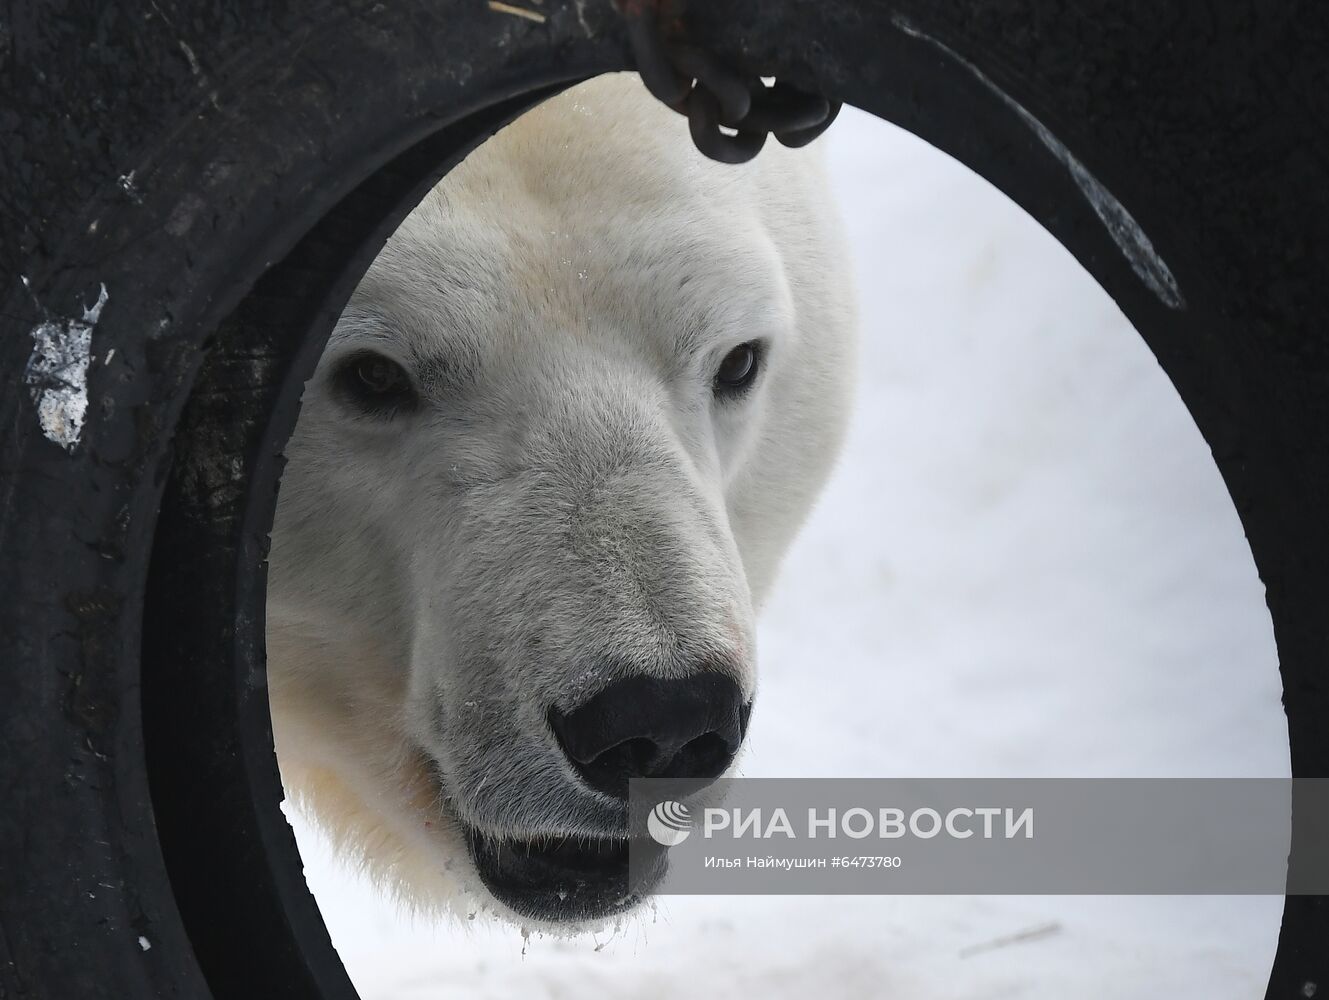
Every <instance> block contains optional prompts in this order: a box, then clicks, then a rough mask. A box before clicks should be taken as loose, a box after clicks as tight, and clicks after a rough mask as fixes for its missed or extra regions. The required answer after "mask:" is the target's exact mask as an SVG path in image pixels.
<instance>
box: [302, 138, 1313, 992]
mask: <svg viewBox="0 0 1329 1000" xmlns="http://www.w3.org/2000/svg"><path fill="white" fill-rule="evenodd" d="M824 141H825V142H826V143H827V144H828V146H829V153H830V159H831V164H832V167H833V171H834V179H835V184H836V187H837V189H838V192H839V194H840V196H841V198H842V201H843V202H844V203H845V204H846V205H851V206H852V212H851V213H850V214H849V217H848V220H847V221H848V224H849V229H850V235H851V238H852V240H853V243H854V246H855V250H856V265H857V270H858V279H859V288H860V292H861V299H862V307H863V320H864V323H863V325H864V335H865V336H864V347H863V353H862V364H861V387H860V388H861V395H860V400H859V407H858V413H857V418H856V420H855V423H854V427H853V432H852V437H851V440H850V442H849V446H848V450H847V453H846V454H845V456H844V460H843V462H842V464H841V467H840V470H839V473H838V475H837V477H836V479H835V481H834V482H833V484H832V486H831V488H830V490H829V492H828V493H827V494H826V496H825V498H824V500H823V501H822V502H821V504H820V506H819V508H818V510H817V512H816V514H815V515H814V517H813V519H812V521H811V522H810V523H809V524H808V526H807V529H806V530H805V532H804V534H803V535H802V537H801V539H800V540H799V542H798V544H797V547H796V548H795V550H794V551H793V552H792V553H791V555H790V557H789V559H788V561H787V564H786V569H785V573H784V578H783V582H782V585H781V588H780V590H779V592H778V594H777V595H776V597H775V598H774V599H773V601H772V605H771V606H770V607H769V608H768V609H767V611H766V613H765V616H764V625H763V627H762V630H761V664H762V665H761V693H760V698H759V699H758V703H757V708H756V711H755V712H754V715H753V723H752V729H751V733H750V740H751V749H750V752H749V753H748V755H747V757H746V758H745V762H744V767H743V773H745V774H748V775H753V776H814V775H815V776H825V775H830V776H850V775H852V776H927V775H948V776H1074V775H1083V776H1285V775H1287V774H1288V762H1287V730H1286V726H1285V724H1284V721H1283V716H1282V711H1281V709H1280V707H1279V689H1278V683H1277V671H1276V658H1275V652H1274V645H1273V637H1272V633H1271V630H1270V625H1269V618H1268V614H1267V612H1266V610H1265V608H1264V603H1263V591H1262V588H1261V585H1260V583H1259V581H1258V579H1257V578H1256V575H1255V569H1254V566H1253V564H1252V562H1251V557H1250V552H1249V550H1248V548H1247V546H1246V543H1245V540H1244V538H1243V535H1242V531H1241V527H1240V525H1239V523H1238V521H1237V518H1236V514H1235V512H1234V511H1233V509H1232V505H1231V503H1230V501H1229V499H1228V497H1227V494H1226V491H1225V489H1224V487H1223V484H1222V482H1221V480H1220V479H1219V476H1218V473H1217V471H1216V469H1215V468H1214V465H1213V462H1212V460H1211V459H1210V457H1209V453H1208V449H1207V448H1206V446H1205V444H1204V442H1203V441H1202V439H1201V438H1200V435H1199V433H1198V431H1197V430H1196V429H1195V427H1194V425H1193V424H1192V423H1191V421H1190V419H1189V417H1188V416H1187V414H1186V411H1185V409H1184V408H1183V406H1182V404H1181V402H1180V400H1179V399H1178V398H1177V396H1176V394H1175V393H1174V391H1173V390H1172V388H1171V386H1170V384H1169V383H1168V381H1167V379H1166V377H1165V376H1164V375H1163V374H1162V372H1161V370H1160V369H1159V368H1158V366H1157V364H1156V363H1155V362H1154V360H1153V358H1152V356H1151V355H1150V354H1149V352H1148V350H1147V349H1146V348H1145V347H1144V345H1143V343H1142V342H1141V341H1140V340H1139V338H1138V336H1137V335H1136V334H1135V332H1134V331H1133V330H1132V328H1131V327H1130V325H1129V324H1128V323H1127V322H1126V321H1125V319H1124V318H1123V317H1122V316H1121V314H1120V313H1119V312H1118V310H1117V309H1116V307H1115V306H1114V305H1113V303H1112V302H1111V301H1110V300H1109V299H1108V297H1107V296H1106V295H1105V294H1104V292H1103V291H1102V290H1101V289H1100V288H1099V287H1098V286H1097V285H1096V284H1095V283H1094V282H1093V280H1092V279H1091V278H1090V277H1089V276H1088V275H1087V274H1086V273H1085V272H1084V271H1083V270H1082V269H1081V268H1080V267H1079V265H1078V264H1077V263H1076V262H1075V261H1074V260H1073V259H1072V258H1071V257H1070V255H1069V254H1068V253H1066V251H1064V250H1063V249H1062V248H1061V246H1060V245H1059V244H1057V243H1056V242H1055V241H1054V240H1053V239H1052V238H1051V237H1050V236H1048V235H1047V234H1046V233H1045V232H1044V231H1042V230H1041V229H1040V228H1039V227H1038V226H1037V225H1036V224H1035V223H1034V222H1033V221H1032V220H1031V219H1029V218H1028V217H1026V216H1025V215H1024V214H1023V213H1022V212H1021V211H1020V210H1019V209H1017V208H1016V207H1014V206H1013V205H1012V204H1010V203H1009V202H1008V201H1007V200H1006V199H1005V198H1004V196H1002V195H1000V194H999V193H997V192H996V191H995V190H993V189H992V188H990V187H989V186H988V185H987V184H986V183H985V182H984V181H982V180H980V179H979V178H977V177H975V176H973V175H972V174H970V173H969V172H968V171H967V170H966V169H965V168H963V167H961V166H959V165H958V164H956V163H954V162H951V161H950V160H948V159H947V158H946V157H944V156H943V155H942V154H940V153H938V152H936V151H935V150H933V149H931V148H930V147H928V146H926V145H924V144H923V143H921V142H920V141H918V140H916V139H914V138H913V137H912V136H910V135H908V134H905V133H903V132H900V131H899V130H897V129H895V128H893V127H891V126H887V125H884V124H882V123H879V122H877V121H875V120H873V119H870V118H868V117H867V116H865V115H859V114H854V113H846V115H845V116H843V117H842V118H841V120H840V121H839V122H838V123H837V124H836V126H835V128H834V129H833V130H832V131H831V132H830V133H829V135H828V137H827V139H826V140H824ZM298 833H299V835H300V838H301V844H302V847H303V849H304V851H305V856H306V860H307V863H308V876H309V881H310V884H311V886H312V887H313V888H314V890H315V893H316V895H317V897H318V900H319V903H320V905H321V906H322V908H323V911H324V914H325V916H326V917H327V920H328V924H329V927H330V929H331V931H332V935H333V940H334V941H335V943H336V944H337V947H338V949H339V950H340V952H341V954H342V957H343V958H344V959H345V961H346V964H347V966H348V968H349V970H350V973H351V976H352V978H353V979H354V981H355V983H356V985H357V987H358V988H359V990H360V992H361V995H362V996H363V997H364V998H365V1000H426V998H428V1000H441V998H450V997H468V998H469V997H489V998H507V997H512V998H517V997H520V998H523V1000H539V998H581V997H588V996H599V997H610V998H633V1000H636V998H643V1000H645V998H656V997H659V998H661V1000H664V998H670V1000H672V998H676V997H679V996H686V995H690V994H693V993H697V992H700V993H702V994H703V995H707V996H714V997H744V998H747V997H765V998H772V1000H792V998H805V997H811V996H816V997H818V998H819V1000H839V998H849V997H854V998H858V997H881V998H886V1000H916V998H917V1000H924V998H926V1000H949V998H955V1000H959V998H979V997H982V998H985V1000H990V998H1035V997H1037V998H1043V997H1065V996H1087V997H1110V998H1127V1000H1130V998H1139V1000H1153V998H1156V997H1158V996H1164V995H1172V996H1195V997H1200V996H1203V997H1206V998H1209V1000H1226V998H1233V1000H1237V998H1242V1000H1252V998H1254V997H1256V996H1262V995H1263V984H1264V980H1265V977H1266V976H1267V970H1268V968H1269V964H1270V961H1271V960H1272V957H1273V953H1274V946H1275V942H1276V937H1277V928H1278V922H1279V915H1280V912H1281V905H1282V900H1281V899H1279V898H1275V897H1178V898H1160V897H1027V896H1026V897H979V898H975V897H894V898H892V897H870V898H845V897H815V898H807V897H803V898H798V897H775V898H769V897H768V898H724V897H708V898H697V897H689V898H673V899H663V900H660V901H659V903H658V906H657V909H656V911H655V912H654V913H648V914H646V915H645V916H643V917H640V918H636V919H633V920H629V921H626V922H625V923H624V924H623V926H622V927H621V928H619V929H618V930H617V931H616V932H615V933H613V934H603V935H600V936H599V937H598V938H594V939H592V938H589V937H588V938H584V939H580V940H574V941H559V940H551V939H544V938H539V937H532V938H531V939H529V940H525V939H523V937H522V936H521V934H520V933H519V932H518V931H517V930H516V929H514V928H510V927H503V926H499V927H480V928H477V927H474V926H470V927H465V928H458V927H441V928H432V927H422V926H415V925H412V924H411V923H410V922H409V921H408V920H407V919H406V918H404V917H401V916H398V915H397V914H396V913H395V912H394V910H393V909H392V907H391V906H390V905H389V904H387V903H385V902H382V901H380V900H378V899H377V898H376V897H375V895H374V893H373V890H372V889H370V888H369V887H367V886H365V885H363V884H361V883H360V882H358V881H357V880H356V879H355V878H354V877H352V876H350V875H348V874H345V873H343V872H342V871H340V870H339V869H338V867H337V865H336V863H335V861H334V860H333V859H332V858H331V857H330V855H329V852H328V851H327V849H326V847H325V846H324V845H322V844H321V843H320V842H319V840H318V838H317V835H316V834H314V833H312V832H311V831H310V830H308V829H307V828H304V827H299V828H298ZM1031 930H1032V931H1036V932H1037V933H1035V934H1033V935H1032V936H1031V937H1029V938H1028V939H1026V940H1023V941H1021V942H1019V943H1015V944H1009V945H1006V946H1000V947H991V948H987V949H982V948H979V947H978V946H982V945H984V943H985V942H992V941H994V940H996V939H999V938H1002V937H1004V936H1008V935H1012V934H1018V933H1020V932H1022V931H1031ZM975 949H977V950H975Z"/></svg>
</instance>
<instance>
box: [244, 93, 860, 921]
mask: <svg viewBox="0 0 1329 1000" xmlns="http://www.w3.org/2000/svg"><path fill="white" fill-rule="evenodd" d="M852 299H853V296H852V293H851V290H850V287H849V267H848V263H847V261H846V260H845V259H844V256H843V251H842V247H841V242H840V237H839V233H838V228H837V225H836V224H835V222H834V219H833V212H832V210H831V208H830V205H829V204H828V201H827V197H826V195H825V192H824V183H823V179H822V175H821V171H820V166H819V157H818V155H817V153H816V151H815V149H811V150H799V151H793V150H787V149H784V148H783V147H779V146H777V145H776V144H775V143H774V142H771V143H768V145H767V148H766V149H765V150H764V151H763V152H762V153H761V155H760V156H759V157H758V158H757V160H756V161H755V162H754V163H752V164H749V165H746V166H742V167H733V166H724V165H719V164H715V163H712V162H710V161H708V160H706V159H704V158H703V157H701V155H700V154H698V153H697V152H696V151H695V150H694V149H693V148H692V145H691V143H690V142H689V140H688V136H687V128H686V123H685V121H684V120H683V119H682V118H680V117H679V116H677V115H675V114H673V113H672V112H671V111H669V110H668V109H665V108H663V107H661V106H660V105H658V104H657V103H656V102H655V101H654V100H653V99H651V98H650V97H649V96H648V95H647V94H646V92H645V90H644V88H643V87H642V85H641V83H640V81H639V80H638V79H637V78H636V77H635V76H623V75H618V76H609V77H601V78H599V79H597V80H593V81H591V82H589V83H586V84H582V85H580V86H578V87H576V88H574V89H572V90H570V91H568V92H566V93H564V94H562V95H560V96H558V97H556V98H554V99H552V100H550V101H548V102H547V103H545V104H543V105H542V106H540V107H539V108H537V109H536V110H534V111H532V112H530V113H529V114H527V115H525V116H524V117H522V118H521V119H520V120H519V121H517V122H516V123H515V124H513V125H511V126H509V127H508V128H507V129H505V130H504V131H502V132H501V133H499V134H498V135H497V136H496V137H494V138H493V139H492V140H491V141H489V142H488V143H486V144H485V145H484V146H483V147H481V148H480V149H479V150H477V151H476V152H475V153H473V154H472V155H471V156H470V157H469V158H468V159H467V160H466V161H465V162H464V163H463V164H461V165H460V166H459V167H458V168H456V169H455V170H453V171H452V172H451V173H450V174H449V175H448V176H447V177H446V178H445V179H444V180H443V182H442V183H441V184H439V185H438V187H437V188H435V189H434V191H432V192H431V193H430V194H429V195H428V196H427V197H426V198H425V200H424V201H423V202H422V203H421V204H420V206H419V207H418V208H416V210H415V211H414V212H413V213H412V214H411V215H410V217H409V218H408V219H407V220H406V221H405V222H404V223H403V224H402V226H401V228H400V229H399V230H398V232H397V233H396V234H395V235H394V236H393V238H392V239H391V240H390V241H389V242H388V245H387V246H386V248H385V249H384V250H383V252H382V254H381V255H380V256H379V257H378V259H377V260H376V261H375V262H374V264H373V266H372V267H371V268H370V270H369V272H368V274H367V275H366V277H365V279H364V281H363V282H362V284H361V286H360V287H359V289H358V290H357V291H356V293H355V296H354V297H353V299H352V301H351V303H350V305H349V306H348V307H347V309H346V312H345V314H344V315H343V316H342V318H341V320H340V322H339V323H338V325H337V328H336V331H335V332H334V334H333V336H332V340H331V342H330V344H329V346H328V349H327V351H326V352H325V354H324V357H323V359H322V361H321V362H320V366H319V370H318V372H317V373H316V374H315V376H314V377H313V379H312V380H311V381H310V383H309V385H308V386H307V388H306V391H305V397H304V404H303V410H302V414H301V417H300V422H299V426H298V428H297V430H296V434H295V437H294V438H293V440H292V441H291V444H290V447H289V450H288V454H289V458H290V463H289V466H288V468H287V471H286V474H285V477H284V479H283V483H282V488H281V494H280V503H279V508H278V514H277V521H276V526H275V528H274V532H273V546H272V554H271V575H270V587H269V599H268V655H269V671H270V676H271V695H272V709H273V721H274V728H275V732H276V738H277V749H278V756H279V760H280V763H281V767H282V773H283V778H284V780H285V781H286V783H287V786H288V788H289V789H290V790H291V792H292V793H293V795H294V796H295V797H296V799H297V800H298V801H300V802H302V803H304V804H305V805H307V806H308V807H309V808H310V809H311V811H312V812H313V813H314V814H315V816H316V817H317V818H318V819H319V820H321V821H322V822H323V823H324V824H325V825H326V826H327V828H328V829H330V830H331V832H332V833H333V835H334V837H335V838H336V840H337V842H338V844H339V846H340V847H341V848H342V849H343V850H344V851H345V852H346V853H347V854H348V855H349V856H352V857H357V858H359V859H360V860H361V861H362V862H363V863H364V864H366V865H367V866H368V867H369V868H370V869H371V870H372V871H373V872H374V873H375V874H377V875H379V876H381V877H383V878H385V879H387V880H388V881H389V882H391V883H394V884H395V885H396V887H397V888H398V889H399V890H400V891H401V892H402V894H403V895H404V897H405V898H407V899H408V900H410V901H412V902H414V903H416V904H419V905H424V906H427V907H432V906H434V905H437V904H445V903H447V902H448V901H450V900H453V899H455V897H456V895H457V892H458V890H459V889H461V890H473V889H475V888H476V886H477V882H476V879H475V876H474V872H473V870H472V867H471V863H470V861H469V858H468V856H467V854H466V851H465V849H464V847H463V846H462V844H461V841H460V838H459V834H458V827H457V824H456V817H459V816H460V817H462V818H464V819H465V820H466V821H467V822H469V823H470V824H471V825H473V826H475V827H477V828H479V829H481V830H484V831H486V832H489V833H493V834H499V835H502V834H519V835H523V836H527V837H529V836H533V835H539V834H545V833H548V834H568V833H590V834H594V833H602V832H604V831H605V829H606V825H607V824H608V823H609V816H610V812H609V811H608V810H607V809H606V806H605V803H604V801H603V800H602V797H601V796H599V794H598V793H595V792H592V791H590V790H588V789H586V788H584V787H583V786H582V785H580V784H579V783H578V782H577V781H576V779H575V776H574V775H573V773H572V772H571V770H570V769H569V767H568V766H567V765H566V764H565V762H564V761H563V758H562V756H561V755H560V753H559V751H558V748H557V746H556V745H555V743H554V742H553V739H552V737H551V735H550V733H549V730H548V726H547V724H546V722H545V712H546V710H547V709H548V707H549V705H550V704H558V705H560V706H562V707H564V708H565V709H566V708H571V707H574V706H576V705H577V704H579V703H580V702H582V701H584V700H585V699H586V698H587V697H589V696H590V695H592V694H594V693H596V692H597V691H598V690H600V689H601V688H602V687H603V686H604V685H605V684H606V683H608V682H609V681H611V680H613V679H615V678H618V677H622V676H625V675H627V674H629V673H634V672H645V673H653V674H656V675H659V676H677V675H680V674H685V673H689V672H691V671H693V670H695V669H697V667H698V664H700V663H702V662H706V663H709V664H712V665H717V664H718V665H719V666H720V667H721V668H722V669H725V670H727V671H729V673H730V674H731V676H733V677H734V678H735V680H736V681H738V683H739V684H740V686H741V687H742V688H743V690H744V693H745V694H746V695H751V694H752V693H753V692H754V690H755V684H756V674H755V650H754V648H753V613H754V607H756V606H759V605H760V603H761V601H762V598H763V596H764V595H765V594H766V593H767V591H768V590H769V588H770V586H771V583H772V580H773V578H774V576H775V573H776V570H777V567H778V565H779V562H780V559H781V556H782V554H783V552H784V550H785V548H786V547H787V545H788V544H789V542H790V540H791V538H792V536H793V535H794V533H795V531H796V529H797V527H798V525H799V524H800V522H801V521H802V519H803V518H804V516H805V515H806V513H807V511H808V509H809V507H810V506H811V504H812V502H813V499H814V497H815V495H816V493H817V491H818V490H819V489H820V487H821V484H822V482H823V481H824V479H825V477H826V475H827V474H828V472H829V469H830V466H831V463H832V461H833V458H834V456H835V454H836V451H837V448H838V446H839V442H840V438H841V436H842V432H843V425H844V421H845V416H846V410H847V406H848V399H849V394H850V386H851V382H852V379H851V371H852V366H853V357H852V353H853V352H852V342H853V336H852V334H853V315H852V306H851V302H852ZM754 339H764V340H766V341H768V342H769V351H768V354H767V357H766V359H765V362H764V368H763V371H762V374H761V376H760V379H759V381H758V383H757V384H756V386H755V387H754V389H753V390H752V392H751V393H750V394H749V395H748V396H747V397H745V398H744V399H742V400H740V401H720V400H717V399H715V398H714V397H713V393H712V389H711V384H712V378H713V375H714V372H715V369H716V367H717V366H718V364H719V362H720V360H721V359H722V358H723V357H724V356H725V354H726V353H727V352H728V351H730V350H731V349H733V348H734V347H735V346H737V345H739V344H742V343H744V342H746V341H751V340H754ZM364 349H372V350H375V351H378V352H380V353H382V354H385V355H387V356H389V357H391V358H393V359H395V360H397V361H398V362H399V363H400V364H402V365H403V367H405V368H406V369H407V370H408V371H410V372H411V373H412V375H413V377H414V379H415V380H416V382H417V385H418V386H419V389H420V392H421V394H422V396H423V398H424V401H425V402H424V405H423V406H422V407H421V408H420V410H418V411H417V412H414V413H410V414H405V415H401V416H398V417H396V418H394V419H391V420H381V419H373V418H368V419H367V418H365V417H363V416H357V415H356V414H354V413H352V412H348V409H347V407H346V406H345V405H344V402H343V401H342V400H340V399H338V398H337V396H336V395H335V394H334V393H333V392H332V391H331V389H330V382H329V378H330V373H331V372H332V371H334V370H335V369H336V366H337V365H338V363H339V361H342V360H344V359H345V358H346V357H347V355H348V353H349V352H354V351H359V350H364ZM756 717H757V718H758V719H759V718H760V711H759V710H758V712H757V713H756ZM485 895H486V894H485V893H484V892H483V890H479V893H478V896H477V897H473V898H472V899H471V900H470V901H469V902H468V903H467V905H468V906H469V907H474V906H475V905H477V901H481V902H482V901H483V898H484V896H485Z"/></svg>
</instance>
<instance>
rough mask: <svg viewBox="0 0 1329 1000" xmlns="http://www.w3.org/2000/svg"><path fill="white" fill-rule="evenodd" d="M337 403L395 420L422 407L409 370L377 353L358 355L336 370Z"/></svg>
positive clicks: (336, 367) (339, 365)
mask: <svg viewBox="0 0 1329 1000" xmlns="http://www.w3.org/2000/svg"><path fill="white" fill-rule="evenodd" d="M331 382H332V388H333V392H334V394H335V395H336V397H337V400H338V401H339V402H340V403H341V404H342V405H343V406H345V407H346V408H348V409H350V410H352V411H354V412H356V413H358V414H360V415H363V416H368V417H375V418H380V419H388V420H390V419H392V418H393V417H395V416H398V415H400V414H403V413H410V412H413V411H414V410H417V409H418V408H419V406H420V394H419V393H418V392H417V391H416V388H415V383H414V382H413V381H412V379H411V376H410V373H409V372H407V371H406V369H405V368H404V367H403V366H402V365H400V364H398V363H397V362H396V361H393V360H392V359H391V358H389V357H387V356H386V355H384V354H379V353H378V352H377V351H357V352H356V353H354V354H352V355H350V356H348V357H346V358H343V359H341V360H340V361H338V362H337V364H336V366H335V367H334V368H333V370H332V375H331Z"/></svg>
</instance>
